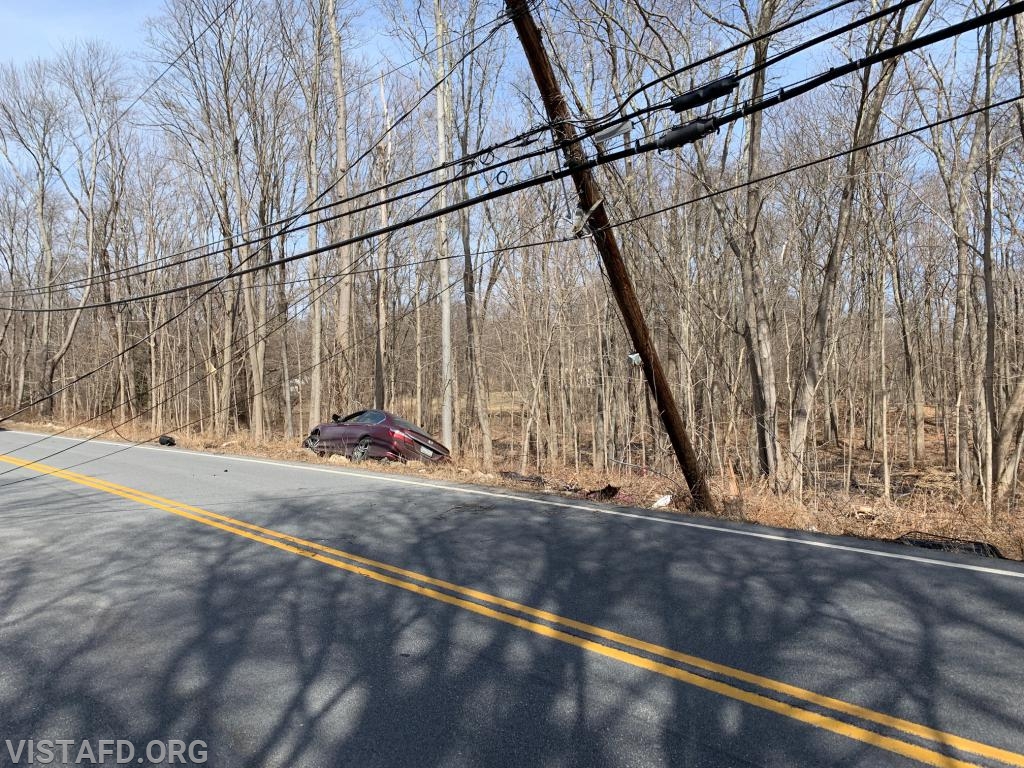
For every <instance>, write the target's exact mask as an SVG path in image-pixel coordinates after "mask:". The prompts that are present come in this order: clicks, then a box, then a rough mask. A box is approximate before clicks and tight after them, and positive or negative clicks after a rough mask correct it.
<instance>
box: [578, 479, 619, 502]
mask: <svg viewBox="0 0 1024 768" xmlns="http://www.w3.org/2000/svg"><path fill="white" fill-rule="evenodd" d="M586 495H587V498H588V499H593V500H595V501H608V500H610V499H614V498H615V497H616V496H618V495H619V488H618V486H616V485H612V484H611V483H609V484H608V485H606V486H605V487H604V488H601V489H600V490H597V491H587V494H586Z"/></svg>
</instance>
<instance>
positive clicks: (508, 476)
mask: <svg viewBox="0 0 1024 768" xmlns="http://www.w3.org/2000/svg"><path fill="white" fill-rule="evenodd" d="M498 476H499V477H500V478H501V479H503V480H508V481H509V482H512V483H523V484H524V485H532V486H533V487H534V488H543V487H544V486H545V485H546V484H547V483H545V482H544V478H543V477H541V476H540V475H521V474H519V473H518V472H499V473H498Z"/></svg>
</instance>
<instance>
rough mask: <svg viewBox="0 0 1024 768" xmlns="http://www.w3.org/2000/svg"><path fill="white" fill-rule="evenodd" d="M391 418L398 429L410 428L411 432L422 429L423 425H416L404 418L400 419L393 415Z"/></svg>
mask: <svg viewBox="0 0 1024 768" xmlns="http://www.w3.org/2000/svg"><path fill="white" fill-rule="evenodd" d="M391 420H392V421H393V422H394V424H395V426H396V427H398V428H399V429H411V430H412V431H413V432H422V431H423V427H417V426H416V425H415V424H413V423H412V422H411V421H406V420H405V419H400V418H398V417H397V416H395V417H394V418H392V419H391Z"/></svg>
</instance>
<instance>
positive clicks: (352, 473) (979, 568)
mask: <svg viewBox="0 0 1024 768" xmlns="http://www.w3.org/2000/svg"><path fill="white" fill-rule="evenodd" d="M4 431H5V432H7V433H9V434H12V435H29V436H32V437H46V438H50V439H57V440H71V441H73V442H78V443H92V444H96V445H113V446H117V447H120V448H123V447H125V446H126V445H127V446H130V447H131V448H133V449H136V448H142V449H144V450H149V451H162V452H164V453H167V452H170V453H174V454H191V455H193V456H201V457H204V458H208V459H223V460H225V461H240V462H244V463H247V464H265V465H267V466H271V467H280V468H283V469H300V470H305V471H307V472H324V473H327V474H331V475H343V476H349V477H359V478H363V479H366V480H378V481H381V482H391V483H399V484H401V485H413V486H418V487H421V488H432V489H434V490H442V491H450V492H452V493H466V494H470V495H474V496H487V497H489V498H495V499H509V500H511V501H518V502H527V503H530V504H536V505H538V506H547V507H559V508H561V509H571V510H575V511H580V512H594V513H596V514H600V515H609V516H612V517H625V518H629V519H632V520H645V521H647V522H650V523H662V524H664V525H675V526H679V527H682V528H694V529H696V530H701V531H713V532H715V533H728V534H733V535H735V536H746V537H748V538H752V539H764V540H767V541H784V542H788V543H790V544H802V545H803V546H807V547H818V548H819V549H833V550H838V551H841V552H855V553H857V554H861V555H871V556H872V557H884V558H889V559H891V560H906V561H908V562H912V563H923V564H925V565H935V566H940V567H944V568H956V569H958V570H963V571H974V572H976V573H989V574H994V575H997V576H1010V577H1012V578H1015V579H1024V572H1017V571H1004V570H1002V569H1000V568H988V567H986V566H983V565H969V564H967V563H956V562H949V561H946V560H932V559H931V558H927V557H919V556H917V555H901V554H898V553H896V552H882V551H879V550H875V549H865V548H863V547H851V546H848V545H845V544H831V543H829V542H826V541H810V540H807V539H797V538H792V537H790V536H783V535H781V534H777V533H758V532H756V531H741V530H736V529H733V528H724V527H722V526H718V525H709V524H706V523H691V522H688V521H686V520H669V519H667V518H664V517H651V516H649V515H640V514H637V513H636V512H623V511H621V510H617V509H605V508H601V507H590V506H586V505H584V504H571V503H569V502H565V501H551V500H549V499H534V498H531V497H529V496H518V495H514V494H511V493H500V492H498V491H485V490H483V489H479V488H462V487H459V486H452V485H438V484H437V483H431V482H427V481H425V480H412V479H408V478H404V477H395V476H393V475H387V474H371V473H369V472H359V471H357V470H352V469H336V468H333V467H314V466H307V465H303V464H293V463H287V462H282V461H272V460H270V459H257V458H251V457H248V456H229V455H225V454H220V453H204V452H203V451H193V450H189V449H187V448H176V449H174V450H173V451H171V450H170V449H168V448H160V447H157V446H155V445H131V444H130V443H117V442H114V441H112V440H86V439H83V438H77V437H64V436H61V435H41V434H40V433H37V432H22V431H20V430H15V429H6V430H4ZM102 458H105V457H102V456H101V457H97V459H94V460H95V461H98V460H100V459H102ZM40 461H42V459H40Z"/></svg>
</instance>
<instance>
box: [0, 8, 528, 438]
mask: <svg viewBox="0 0 1024 768" xmlns="http://www.w3.org/2000/svg"><path fill="white" fill-rule="evenodd" d="M509 21H510V20H506V21H505V22H503V23H502V24H501V25H499V27H497V28H496V29H495V30H494V31H495V32H496V31H497V29H500V28H501V27H503V26H504V25H505V24H507V23H509ZM489 39H490V35H489V36H488V37H487V38H486V39H485V40H483V41H481V43H480V44H479V45H478V46H476V47H474V48H472V49H470V50H469V51H467V52H466V54H465V55H464V56H463V57H462V58H461V59H460V60H459V61H458V62H456V63H455V65H454V66H453V68H452V69H451V70H449V72H448V73H446V74H445V75H444V76H443V77H442V78H441V79H440V80H438V81H437V82H435V83H434V84H433V85H432V86H431V87H430V88H429V89H428V90H427V91H426V92H425V93H424V94H423V97H422V99H421V100H420V102H418V103H417V105H414V106H413V107H411V108H410V109H409V110H407V111H406V112H405V113H404V114H402V115H401V116H399V117H398V118H396V119H395V121H393V122H392V123H391V125H389V126H388V127H387V128H386V129H385V130H384V132H383V133H382V134H381V135H380V136H379V137H378V138H377V140H376V141H375V142H374V143H373V144H372V145H371V146H370V147H368V148H367V149H366V150H365V151H364V152H363V154H362V155H360V157H359V158H358V159H357V160H356V162H359V160H361V159H362V158H363V157H366V156H367V155H369V154H370V153H371V152H373V151H374V150H375V149H376V148H377V146H379V145H380V143H381V142H382V141H384V139H385V138H386V137H387V136H388V135H389V134H390V133H391V131H392V130H394V129H395V128H396V127H397V126H398V125H399V124H400V123H401V122H403V121H404V120H406V119H408V117H409V116H410V115H411V114H412V112H413V111H414V110H415V108H416V106H418V104H419V103H422V101H423V100H425V99H426V97H427V96H428V95H429V94H430V93H432V92H433V91H434V90H436V89H437V88H438V87H440V85H441V84H442V83H443V82H444V80H445V79H447V78H448V77H450V76H451V74H452V73H453V72H454V71H455V69H454V67H458V66H459V65H460V64H461V63H462V61H464V60H465V59H467V58H469V57H470V56H471V55H472V54H473V53H474V52H475V51H476V50H477V49H478V48H479V47H480V46H482V45H483V44H484V43H486V42H487V40H489ZM354 165H355V163H353V164H352V165H349V166H348V168H346V170H345V173H348V172H349V171H350V170H351V169H352V167H353V166H354ZM340 180H341V179H340V178H339V179H337V180H336V181H335V182H334V183H333V184H331V185H329V186H328V187H327V188H326V189H324V190H323V191H322V192H321V193H320V195H319V196H318V197H317V198H316V199H314V200H313V201H311V204H315V203H317V202H319V201H320V200H321V199H323V197H324V196H326V195H327V193H328V192H330V191H331V189H333V187H334V186H336V185H337V184H338V183H339V182H340ZM307 207H308V206H307ZM302 215H304V210H303V211H300V212H298V213H297V214H296V215H295V219H298V218H299V217H301V216H302ZM382 234H386V233H382ZM364 239H365V238H364ZM270 242H271V240H270V239H268V241H267V243H268V245H269V243H270ZM334 247H338V246H334ZM260 250H262V249H257V250H255V251H253V252H252V253H250V254H249V255H248V256H247V257H245V258H244V259H243V260H242V262H240V263H239V268H240V267H241V266H242V265H243V264H244V263H246V262H248V261H250V260H251V259H253V258H254V257H255V256H256V255H257V254H258V253H259V252H260ZM324 250H328V249H326V248H324V249H318V250H317V252H323V251H324ZM310 255H312V254H310ZM263 266H266V267H268V268H269V262H268V263H265V265H263ZM253 271H258V270H254V269H253V268H251V267H249V268H248V269H247V270H246V271H245V272H244V274H250V273H251V272H253ZM238 274H243V273H238ZM233 276H234V274H233V272H231V271H229V273H228V274H225V275H223V276H221V277H220V278H215V279H213V280H209V281H203V282H202V283H200V284H199V285H210V287H209V288H207V289H206V290H204V291H203V292H202V293H201V294H200V295H199V296H197V297H196V298H195V299H193V300H192V301H190V302H188V303H187V304H186V305H185V307H183V308H182V309H181V310H180V311H178V312H176V313H175V314H173V315H171V316H170V317H169V318H168V319H167V320H165V321H163V322H162V323H160V324H159V325H157V326H156V327H155V328H153V329H152V330H151V331H149V333H147V334H146V335H144V336H142V337H140V338H139V339H137V340H136V341H134V342H132V343H131V344H130V345H128V346H127V347H126V348H125V349H124V350H123V351H121V352H119V353H118V354H117V355H115V356H114V357H113V358H111V359H110V360H108V361H106V362H104V363H102V364H100V365H98V366H96V367H94V368H93V369H91V370H89V371H87V372H86V373H84V374H81V375H79V376H77V377H76V378H75V379H74V380H72V381H71V382H69V383H67V384H65V385H63V386H62V387H59V388H58V389H57V390H55V391H53V392H50V393H48V394H46V395H44V396H42V397H39V398H37V399H36V400H34V401H32V402H30V403H27V404H26V405H24V406H22V407H21V408H19V409H18V410H16V411H14V412H12V413H9V414H6V415H4V416H2V417H0V423H2V422H3V421H5V420H8V419H10V418H12V417H13V416H16V415H18V414H20V413H23V412H24V411H26V410H28V409H29V408H32V407H34V406H35V405H38V404H40V403H42V402H45V401H47V400H50V399H52V398H53V397H55V396H56V395H59V394H60V393H62V392H65V391H67V390H68V389H70V388H71V387H72V386H75V385H76V384H79V383H81V382H82V381H84V380H85V379H87V378H89V377H91V376H93V375H95V374H96V373H98V372H99V371H101V370H103V369H104V368H106V367H107V366H108V365H111V364H113V363H114V362H115V361H116V360H118V359H120V358H121V357H123V356H124V355H126V354H127V353H128V352H130V351H131V350H133V349H135V348H136V347H138V346H140V345H141V344H143V343H144V342H145V341H147V340H148V339H149V338H152V336H154V335H155V334H156V332H157V331H159V330H161V329H162V328H164V327H166V326H167V325H169V324H170V323H172V322H174V321H175V320H177V319H178V318H179V317H181V316H182V315H183V314H184V313H185V312H186V311H187V310H189V309H190V308H191V307H193V306H195V305H196V304H197V303H198V302H199V301H200V300H201V299H202V298H203V297H204V296H206V295H207V294H209V293H210V292H211V291H213V290H214V289H215V288H216V287H217V286H219V285H221V284H222V283H223V282H224V281H225V280H227V279H228V278H229V277H233ZM132 300H133V301H134V299H132ZM122 303H124V302H123V301H118V302H111V303H110V304H111V305H114V304H122Z"/></svg>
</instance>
